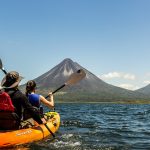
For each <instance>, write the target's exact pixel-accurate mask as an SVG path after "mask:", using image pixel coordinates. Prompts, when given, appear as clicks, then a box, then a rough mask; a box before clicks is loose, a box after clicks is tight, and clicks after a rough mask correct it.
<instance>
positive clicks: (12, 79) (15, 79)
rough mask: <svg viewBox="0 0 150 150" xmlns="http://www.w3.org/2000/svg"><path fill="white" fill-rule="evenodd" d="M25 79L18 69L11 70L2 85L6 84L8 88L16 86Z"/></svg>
mask: <svg viewBox="0 0 150 150" xmlns="http://www.w3.org/2000/svg"><path fill="white" fill-rule="evenodd" d="M22 79H23V77H21V76H20V75H19V73H18V72H16V71H11V72H8V73H7V74H6V76H5V77H4V78H3V80H2V82H1V86H5V87H8V88H14V87H16V86H18V84H19V83H20V81H21V80H22Z"/></svg>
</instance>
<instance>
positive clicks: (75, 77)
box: [65, 69, 86, 85]
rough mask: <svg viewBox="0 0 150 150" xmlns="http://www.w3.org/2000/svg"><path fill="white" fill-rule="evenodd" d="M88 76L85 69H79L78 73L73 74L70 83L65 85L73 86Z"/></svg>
mask: <svg viewBox="0 0 150 150" xmlns="http://www.w3.org/2000/svg"><path fill="white" fill-rule="evenodd" d="M85 76H86V73H85V72H84V70H83V69H79V70H78V71H77V72H75V73H73V74H72V75H71V76H70V77H69V79H68V81H67V82H66V83H65V84H66V85H73V84H76V83H77V82H79V81H80V80H82V79H83V78H84V77H85Z"/></svg>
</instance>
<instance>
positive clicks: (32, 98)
mask: <svg viewBox="0 0 150 150" xmlns="http://www.w3.org/2000/svg"><path fill="white" fill-rule="evenodd" d="M48 95H49V101H48V100H47V99H45V97H44V96H42V95H39V94H36V82H35V81H34V80H29V81H28V82H27V83H26V96H27V97H28V99H29V102H30V103H31V104H32V106H34V107H37V108H38V109H39V111H40V110H41V109H40V108H42V106H41V103H43V104H44V105H46V106H48V107H49V108H51V109H53V108H54V97H53V94H52V92H50V93H49V94H48ZM41 117H43V111H41Z"/></svg>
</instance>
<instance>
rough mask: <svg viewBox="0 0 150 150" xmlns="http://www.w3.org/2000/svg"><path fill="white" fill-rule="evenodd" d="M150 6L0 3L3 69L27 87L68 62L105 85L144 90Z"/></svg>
mask: <svg viewBox="0 0 150 150" xmlns="http://www.w3.org/2000/svg"><path fill="white" fill-rule="evenodd" d="M149 6H150V0H24V1H23V0H22V1H20V0H13V1H12V0H5V1H4V0H3V1H2V0H1V1H0V58H1V60H2V62H3V66H4V68H5V70H6V71H12V70H16V71H18V72H19V73H20V74H21V75H22V76H23V77H24V80H23V81H22V83H25V82H26V81H28V80H30V79H34V78H36V77H38V76H40V75H42V74H43V73H45V72H47V71H49V70H50V69H52V68H53V67H55V66H56V65H57V64H59V63H60V62H61V61H63V59H65V58H70V59H72V60H73V61H75V62H77V63H79V64H80V65H81V66H83V67H84V68H86V69H87V70H89V71H90V72H92V73H93V74H95V75H96V76H98V77H99V78H100V79H102V80H103V81H105V82H107V83H109V84H113V85H115V86H119V87H123V88H126V89H130V90H136V89H139V88H142V87H144V86H146V85H148V84H149V83H150V9H149ZM3 77H4V74H3V73H2V71H1V72H0V78H1V79H2V78H3Z"/></svg>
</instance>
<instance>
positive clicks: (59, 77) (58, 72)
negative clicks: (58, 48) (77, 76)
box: [35, 58, 147, 101]
mask: <svg viewBox="0 0 150 150" xmlns="http://www.w3.org/2000/svg"><path fill="white" fill-rule="evenodd" d="M80 68H82V69H84V70H85V72H86V77H85V78H84V79H83V80H82V81H80V82H79V83H77V84H76V85H73V86H70V87H65V88H64V89H62V90H61V92H59V93H60V94H58V95H57V98H58V99H65V100H66V101H70V99H71V100H72V101H73V100H81V101H89V100H92V101H106V100H107V101H113V100H130V99H134V100H135V99H147V97H146V96H145V95H144V94H142V93H139V92H133V91H130V90H126V89H123V88H119V87H116V86H113V85H110V84H107V83H106V82H104V81H102V80H101V79H99V78H98V77H97V76H95V75H94V74H93V73H91V72H90V71H88V70H87V69H85V68H83V67H82V66H80V65H79V64H78V63H76V62H73V61H72V60H71V59H69V58H67V59H64V60H63V61H62V62H61V63H59V64H58V65H56V66H55V67H54V68H52V69H51V70H49V71H48V72H46V73H44V74H43V75H41V76H39V77H38V78H36V79H35V81H36V83H37V85H38V89H39V92H40V93H42V94H45V95H46V94H47V93H48V92H49V90H51V91H53V90H55V89H56V88H58V87H59V86H61V85H63V84H64V83H65V82H66V80H67V79H68V77H69V76H70V75H71V74H72V73H73V72H76V71H77V70H78V69H80ZM62 92H64V93H65V94H63V95H61V93H62Z"/></svg>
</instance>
